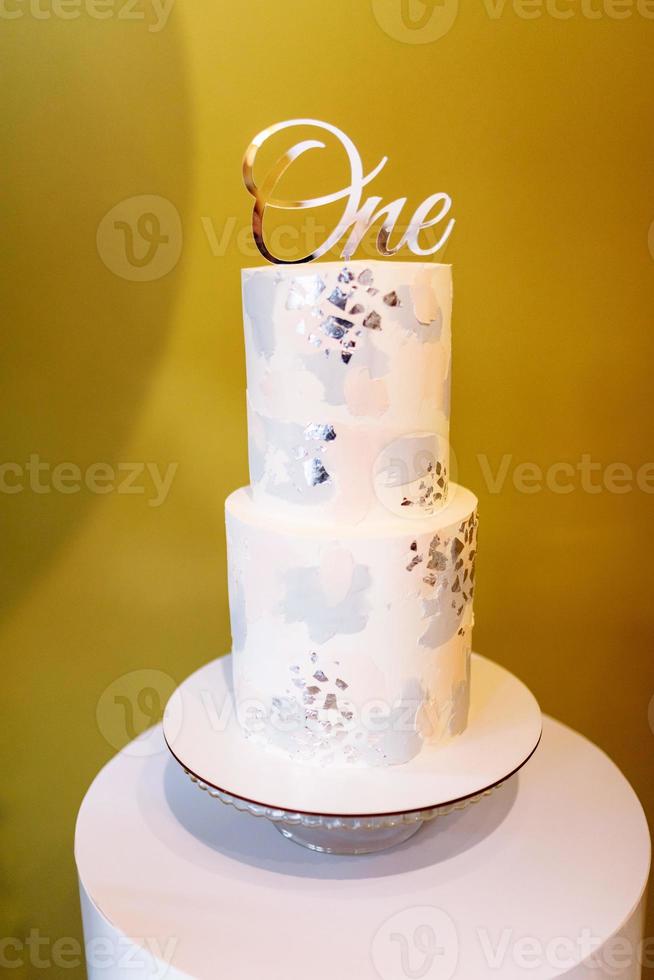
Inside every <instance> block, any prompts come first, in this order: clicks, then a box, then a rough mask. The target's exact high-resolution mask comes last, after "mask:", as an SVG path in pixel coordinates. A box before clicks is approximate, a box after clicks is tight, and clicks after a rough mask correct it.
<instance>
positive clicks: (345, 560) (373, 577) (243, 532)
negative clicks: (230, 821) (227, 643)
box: [226, 261, 477, 766]
mask: <svg viewBox="0 0 654 980" xmlns="http://www.w3.org/2000/svg"><path fill="white" fill-rule="evenodd" d="M451 307H452V281H451V268H450V267H449V266H445V265H436V264H427V263H420V262H388V261H386V262H383V261H349V262H345V263H344V262H339V263H331V262H328V263H315V264H313V265H311V266H308V267H307V266H270V267H267V268H259V269H251V270H244V272H243V308H244V319H245V346H246V362H247V379H248V391H247V402H248V423H249V456H250V479H251V486H250V487H248V488H245V489H241V490H238V491H236V493H234V494H232V495H231V496H230V497H229V498H228V500H227V503H226V517H227V545H228V562H229V591H230V610H231V619H232V635H233V667H234V693H235V698H236V703H237V710H238V714H239V719H240V722H241V725H242V726H243V729H244V732H245V734H246V735H247V736H248V737H249V738H252V739H254V740H256V741H257V742H258V743H259V744H261V745H264V746H266V747H268V748H270V749H271V750H275V751H283V752H286V753H289V754H290V755H292V756H293V757H295V758H297V759H299V760H304V761H306V762H307V763H314V764H319V765H346V766H353V765H356V766H384V765H393V764H401V763H404V762H407V761H408V760H409V759H411V758H413V757H414V756H415V755H417V753H419V752H420V750H421V748H422V747H423V745H424V744H425V743H426V742H430V743H433V742H439V741H442V740H444V739H448V738H451V737H454V736H456V735H457V734H459V733H460V732H462V731H463V730H464V728H465V726H466V723H467V715H468V704H469V696H470V690H469V689H470V649H471V631H472V624H473V615H472V599H473V592H474V584H473V583H474V562H475V551H476V529H477V516H476V505H477V501H476V499H475V497H474V496H473V494H472V493H470V491H468V490H466V489H464V488H463V487H459V486H456V485H454V484H451V483H449V481H448V471H449V455H448V447H449V400H450V398H449V391H450V363H451Z"/></svg>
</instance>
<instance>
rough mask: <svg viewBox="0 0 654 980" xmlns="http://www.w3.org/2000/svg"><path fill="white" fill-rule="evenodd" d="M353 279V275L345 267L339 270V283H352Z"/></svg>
mask: <svg viewBox="0 0 654 980" xmlns="http://www.w3.org/2000/svg"><path fill="white" fill-rule="evenodd" d="M353 279H354V273H353V272H352V270H351V269H348V268H347V266H345V267H344V268H343V269H341V271H340V272H339V274H338V281H339V282H345V283H348V282H352V280H353Z"/></svg>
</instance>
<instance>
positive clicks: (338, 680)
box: [336, 677, 349, 691]
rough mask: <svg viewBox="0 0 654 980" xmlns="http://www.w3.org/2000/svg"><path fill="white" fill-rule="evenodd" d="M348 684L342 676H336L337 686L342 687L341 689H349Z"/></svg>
mask: <svg viewBox="0 0 654 980" xmlns="http://www.w3.org/2000/svg"><path fill="white" fill-rule="evenodd" d="M348 686H349V685H347V684H346V683H345V681H342V680H341V678H340V677H337V678H336V687H338V688H340V689H341V691H347V689H348Z"/></svg>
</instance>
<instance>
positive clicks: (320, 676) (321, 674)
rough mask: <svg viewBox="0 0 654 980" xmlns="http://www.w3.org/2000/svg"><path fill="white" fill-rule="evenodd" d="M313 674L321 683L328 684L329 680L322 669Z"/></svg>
mask: <svg viewBox="0 0 654 980" xmlns="http://www.w3.org/2000/svg"><path fill="white" fill-rule="evenodd" d="M313 676H314V677H315V679H316V680H317V681H320V683H321V684H326V683H327V681H328V680H329V678H328V677H327V676H326V675H325V673H324V672H323V671H322V670H317V671H316V672H315V674H314V675H313Z"/></svg>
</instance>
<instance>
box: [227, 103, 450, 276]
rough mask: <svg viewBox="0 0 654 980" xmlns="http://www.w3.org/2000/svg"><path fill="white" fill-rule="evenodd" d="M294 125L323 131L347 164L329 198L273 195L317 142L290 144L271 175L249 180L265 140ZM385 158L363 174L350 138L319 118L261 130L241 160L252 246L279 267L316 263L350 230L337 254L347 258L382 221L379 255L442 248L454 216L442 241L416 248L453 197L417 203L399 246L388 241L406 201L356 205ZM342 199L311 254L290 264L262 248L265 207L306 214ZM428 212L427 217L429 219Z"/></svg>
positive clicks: (438, 196) (318, 146) (374, 200)
mask: <svg viewBox="0 0 654 980" xmlns="http://www.w3.org/2000/svg"><path fill="white" fill-rule="evenodd" d="M295 126H314V127H316V128H317V129H322V130H325V131H326V132H328V133H331V134H332V135H333V136H335V137H336V138H337V139H338V140H339V142H340V143H341V145H342V146H343V148H344V149H345V152H346V153H347V156H348V160H349V163H350V183H349V184H348V185H347V186H346V187H344V188H342V189H341V190H337V191H334V192H333V193H332V194H324V195H322V196H321V197H313V198H308V199H307V200H304V201H293V200H288V201H287V200H284V199H283V198H278V197H274V196H273V195H274V193H275V188H276V186H277V184H278V182H279V181H280V180H281V178H282V177H283V175H284V174H285V173H286V171H287V170H288V168H289V167H290V165H291V164H292V163H293V161H294V160H297V158H298V157H300V156H302V154H303V153H306V151H307V150H313V149H325V144H324V143H323V142H322V141H321V140H316V139H307V140H302V141H301V142H299V143H295V145H294V146H291V147H290V149H288V150H287V151H286V152H285V153H283V154H282V156H280V157H279V159H278V160H277V161H276V162H275V163H274V164H273V166H272V167H271V169H270V171H269V172H268V173H267V174H266V176H265V178H264V180H263V182H262V183H261V185H258V184H257V183H256V181H255V179H254V163H255V159H256V156H257V153H258V151H259V149H260V148H261V147H262V146H263V144H264V143H265V142H266V140H267V139H269V137H271V136H273V135H274V134H275V133H279V132H281V131H282V130H285V129H292V128H293V127H295ZM387 162H388V157H382V159H381V160H380V161H379V163H378V164H377V166H376V167H375V168H374V169H373V170H371V171H370V173H368V174H364V172H363V163H362V161H361V156H360V154H359V151H358V150H357V148H356V146H355V145H354V143H353V142H352V140H351V139H350V138H349V136H347V135H346V134H345V133H344V132H343V131H342V130H340V129H338V127H336V126H332V125H331V123H327V122H321V120H319V119H287V120H286V121H285V122H280V123H275V124H274V125H273V126H268V128H267V129H262V130H261V132H260V133H258V134H257V136H255V137H254V139H253V140H252V142H251V143H250V145H249V146H248V148H247V150H246V151H245V156H244V157H243V180H244V181H245V186H246V187H247V189H248V191H249V192H250V194H251V195H252V196H253V198H254V209H253V211H252V232H253V235H254V240H255V242H256V244H257V248H258V249H259V251H260V252H261V254H262V255H263V256H264V257H265V258H266V259H268V261H269V262H275V263H278V264H280V265H291V264H295V263H298V262H311V261H313V259H318V258H320V257H321V256H323V255H324V254H325V253H326V252H329V251H330V249H332V248H333V247H334V246H335V245H336V244H337V242H339V241H340V240H341V238H343V236H344V235H345V234H346V233H347V232H349V235H348V238H347V240H346V242H345V245H344V247H343V250H342V252H341V256H342V257H343V258H345V259H346V260H349V259H350V258H351V257H352V255H353V253H354V251H355V249H356V248H357V247H358V246H359V244H360V243H361V240H362V238H363V236H364V235H365V233H366V232H367V231H368V229H369V228H370V227H372V225H373V224H374V223H375V222H376V221H378V220H379V219H380V218H382V219H383V220H382V225H381V228H380V229H379V232H378V234H377V248H378V250H379V252H380V253H381V254H382V255H386V256H387V255H395V253H396V252H399V250H400V249H401V248H403V246H404V245H408V247H409V248H410V249H411V251H412V252H413V253H414V254H415V255H433V254H434V253H435V252H438V251H439V249H441V248H442V247H443V245H445V243H446V242H447V240H448V239H449V237H450V235H451V234H452V229H453V228H454V218H450V219H449V221H448V223H447V225H446V226H445V228H444V230H443V233H442V234H441V237H440V238H439V240H438V241H437V242H436V244H435V245H431V246H429V247H428V248H423V247H421V245H420V244H419V241H418V236H419V234H420V232H421V231H423V230H424V229H426V228H433V227H434V226H436V225H438V224H439V223H440V222H442V221H444V220H445V219H446V218H447V216H448V214H449V213H450V210H451V208H452V198H451V197H450V196H449V194H444V193H439V194H431V195H430V196H429V197H427V198H425V200H424V201H423V202H422V203H421V204H419V205H418V207H417V208H416V210H415V211H414V213H413V216H412V218H411V220H410V221H409V224H408V226H407V229H406V231H405V232H404V234H403V235H402V237H401V238H400V240H399V242H398V243H397V244H396V245H394V246H392V247H391V245H390V238H391V235H392V233H393V231H394V229H395V226H396V224H397V222H398V220H399V218H400V215H401V213H402V210H403V208H404V205H405V204H406V202H407V198H406V197H399V198H397V200H395V201H391V203H390V204H382V199H381V197H376V196H373V197H369V198H368V199H367V200H366V201H365V202H363V203H362V202H361V196H362V191H363V188H364V187H366V186H367V185H368V184H369V183H370V182H371V181H372V180H374V178H375V177H376V176H377V175H378V174H379V173H381V171H382V170H383V169H384V167H385V166H386V163H387ZM341 200H345V202H346V203H345V208H344V210H343V214H342V216H341V219H340V221H339V222H338V224H337V226H336V227H335V228H334V230H333V231H332V233H331V234H330V235H328V236H327V238H326V239H325V240H324V242H323V243H322V244H321V245H320V246H319V247H318V248H316V249H315V250H314V251H313V252H310V253H309V254H308V255H305V256H303V257H302V258H299V259H294V260H293V261H292V262H290V261H289V260H287V259H281V258H278V257H277V256H275V255H273V253H272V252H271V251H270V249H269V248H268V246H267V245H266V242H265V238H264V231H263V219H264V215H265V211H266V208H276V209H279V210H283V211H298V210H306V209H307V208H317V207H322V206H323V205H326V204H333V203H335V202H336V201H341ZM430 214H431V217H429V215H430Z"/></svg>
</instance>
